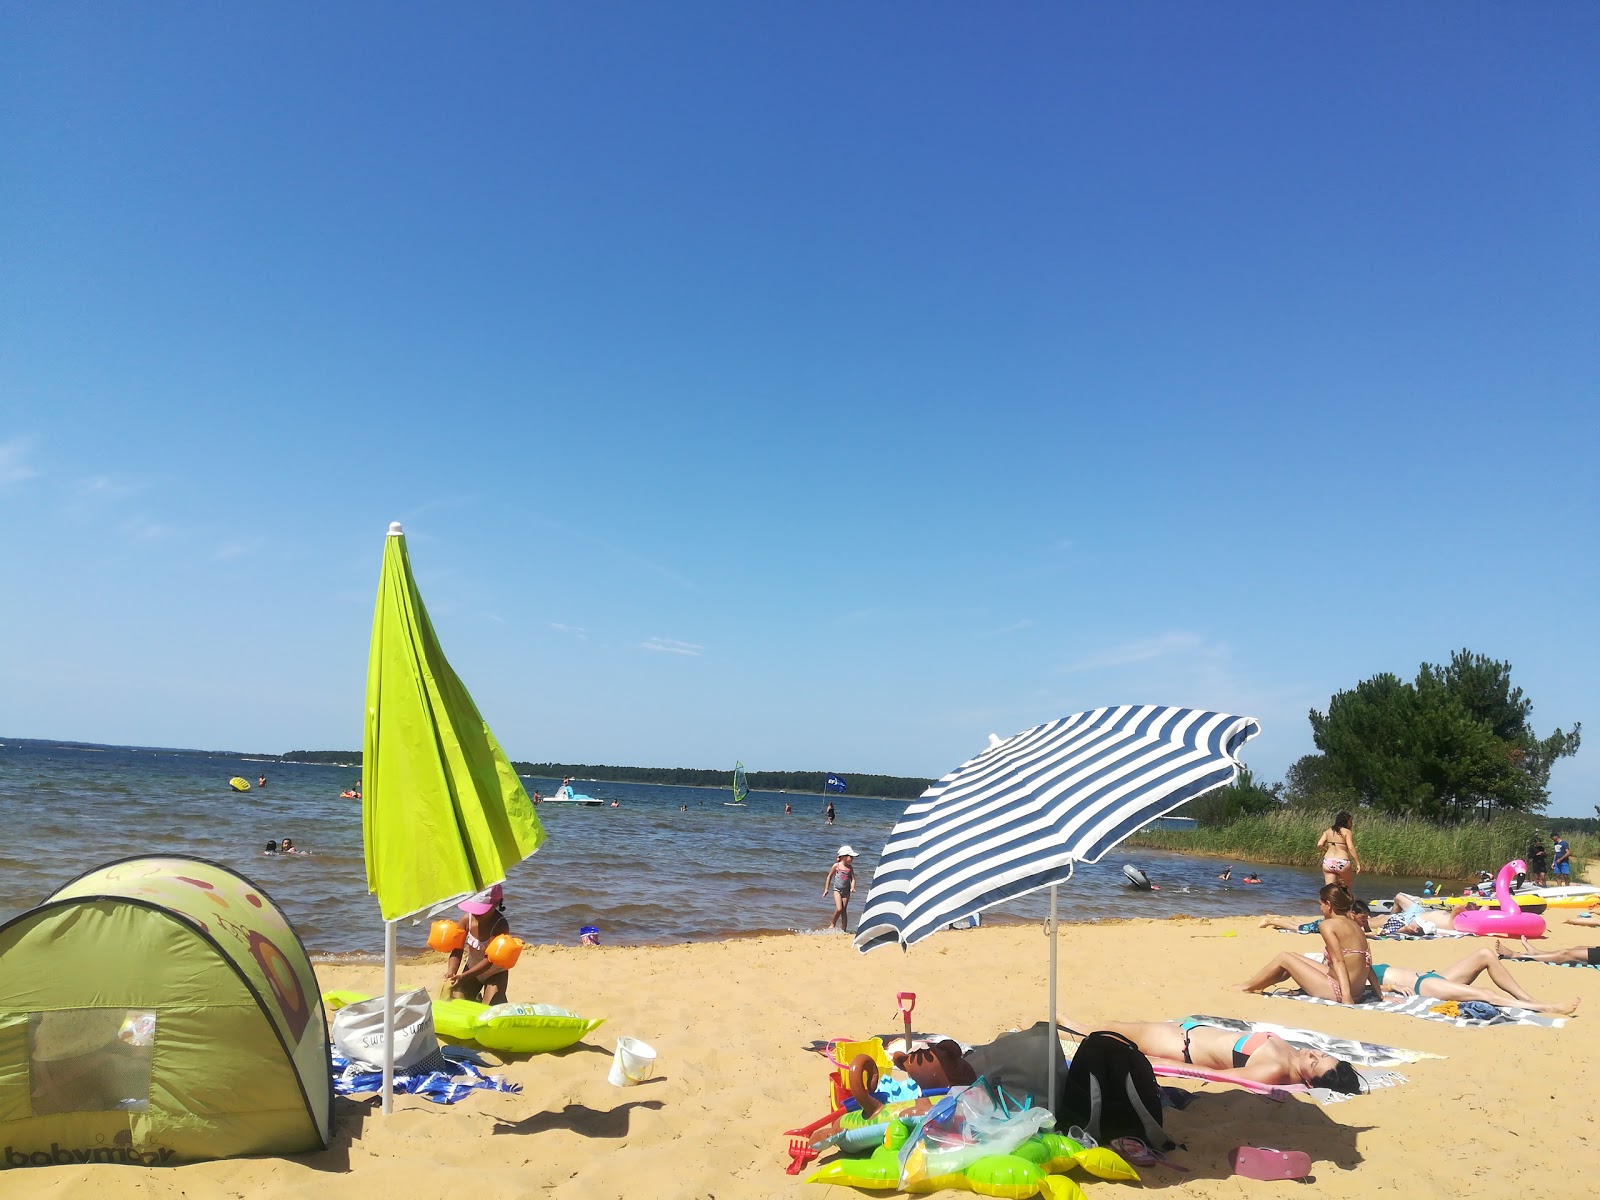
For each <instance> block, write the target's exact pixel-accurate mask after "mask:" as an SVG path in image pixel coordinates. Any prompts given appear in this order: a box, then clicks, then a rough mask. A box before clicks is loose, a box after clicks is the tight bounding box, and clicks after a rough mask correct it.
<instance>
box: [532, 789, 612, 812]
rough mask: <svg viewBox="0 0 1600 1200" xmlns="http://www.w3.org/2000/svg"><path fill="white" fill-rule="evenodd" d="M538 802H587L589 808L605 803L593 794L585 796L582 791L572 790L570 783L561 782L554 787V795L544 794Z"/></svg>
mask: <svg viewBox="0 0 1600 1200" xmlns="http://www.w3.org/2000/svg"><path fill="white" fill-rule="evenodd" d="M539 803H541V804H587V805H589V806H590V807H591V808H599V807H600V806H601V805H602V804H604V803H605V801H604V800H601V799H599V798H597V797H595V796H585V795H584V794H583V793H582V792H575V791H573V790H572V785H571V784H570V783H563V784H562V785H561V786H560V787H558V788H557V789H556V794H555V795H553V796H545V797H544V798H543V799H542V800H540V801H539Z"/></svg>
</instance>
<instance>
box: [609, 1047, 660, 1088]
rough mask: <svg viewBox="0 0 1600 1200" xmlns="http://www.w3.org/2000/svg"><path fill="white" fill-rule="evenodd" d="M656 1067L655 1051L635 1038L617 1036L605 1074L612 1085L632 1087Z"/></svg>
mask: <svg viewBox="0 0 1600 1200" xmlns="http://www.w3.org/2000/svg"><path fill="white" fill-rule="evenodd" d="M655 1069H656V1052H655V1051H654V1050H653V1049H651V1047H649V1046H647V1045H646V1044H645V1043H643V1042H641V1041H638V1040H637V1039H635V1038H629V1037H619V1038H618V1039H617V1052H616V1054H615V1055H613V1056H612V1059H611V1073H610V1074H609V1075H607V1076H606V1080H607V1082H609V1083H610V1084H611V1086H612V1087H632V1086H633V1085H634V1084H636V1083H643V1082H644V1081H645V1080H646V1079H649V1078H650V1076H651V1074H652V1073H653V1072H654V1071H655Z"/></svg>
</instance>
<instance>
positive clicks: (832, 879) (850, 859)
mask: <svg viewBox="0 0 1600 1200" xmlns="http://www.w3.org/2000/svg"><path fill="white" fill-rule="evenodd" d="M855 884H856V852H855V850H854V849H853V848H851V847H849V846H840V847H839V854H838V857H836V858H835V859H834V860H833V866H831V867H829V868H828V877H827V878H826V879H825V880H823V881H822V894H823V895H824V896H826V895H827V894H828V893H829V892H830V891H831V892H832V893H833V920H831V921H829V922H828V928H829V929H832V928H834V927H835V926H837V927H838V928H840V929H842V930H844V932H845V933H849V932H850V893H851V891H853V890H854V889H855Z"/></svg>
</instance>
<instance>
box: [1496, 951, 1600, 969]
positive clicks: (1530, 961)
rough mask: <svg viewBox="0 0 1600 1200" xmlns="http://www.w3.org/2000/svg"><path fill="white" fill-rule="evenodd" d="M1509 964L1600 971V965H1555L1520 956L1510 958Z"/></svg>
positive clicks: (1539, 959) (1540, 959) (1542, 960)
mask: <svg viewBox="0 0 1600 1200" xmlns="http://www.w3.org/2000/svg"><path fill="white" fill-rule="evenodd" d="M1506 961H1507V962H1525V963H1538V964H1539V965H1540V966H1542V967H1587V968H1588V969H1589V970H1591V971H1600V963H1553V962H1546V961H1545V960H1544V959H1542V958H1523V957H1522V956H1521V955H1520V954H1519V955H1517V957H1516V958H1508V959H1506Z"/></svg>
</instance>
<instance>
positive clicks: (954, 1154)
mask: <svg viewBox="0 0 1600 1200" xmlns="http://www.w3.org/2000/svg"><path fill="white" fill-rule="evenodd" d="M1054 1124H1055V1116H1054V1115H1053V1114H1052V1113H1051V1112H1050V1110H1049V1109H1044V1108H1028V1109H1023V1110H1022V1111H1020V1112H1018V1111H1015V1110H1013V1111H1012V1112H1011V1113H1010V1114H1009V1115H1007V1113H1006V1111H1005V1109H1004V1108H1003V1107H1002V1106H1001V1105H1000V1104H999V1103H997V1102H996V1100H995V1098H994V1096H993V1095H992V1094H991V1093H990V1091H989V1088H988V1086H987V1084H985V1082H984V1081H983V1080H982V1079H980V1080H978V1082H977V1083H975V1084H973V1085H972V1086H971V1087H969V1088H963V1089H961V1090H960V1091H959V1092H958V1091H956V1090H955V1089H951V1092H950V1095H948V1096H947V1097H945V1099H944V1100H943V1101H941V1102H940V1103H939V1104H937V1105H935V1106H934V1108H933V1109H932V1111H930V1112H929V1113H928V1115H927V1117H926V1119H924V1121H923V1122H922V1127H921V1128H920V1129H918V1130H917V1131H916V1132H915V1133H914V1134H912V1136H911V1137H910V1138H908V1139H907V1140H906V1144H905V1145H904V1146H903V1147H901V1150H900V1189H901V1191H910V1190H912V1188H913V1187H914V1185H916V1184H920V1183H926V1182H927V1181H929V1180H931V1179H937V1178H939V1177H941V1176H947V1175H953V1174H955V1173H957V1172H959V1171H962V1170H964V1169H965V1168H966V1167H968V1166H970V1165H972V1164H973V1163H975V1162H977V1161H978V1160H979V1159H980V1158H984V1157H986V1156H988V1155H991V1154H1010V1153H1011V1152H1012V1151H1013V1150H1015V1149H1016V1148H1017V1147H1018V1146H1020V1145H1022V1143H1023V1142H1025V1141H1027V1140H1028V1139H1029V1138H1031V1137H1032V1136H1033V1135H1034V1134H1036V1133H1038V1132H1039V1131H1040V1130H1041V1129H1047V1128H1049V1127H1050V1126H1052V1125H1054Z"/></svg>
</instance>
